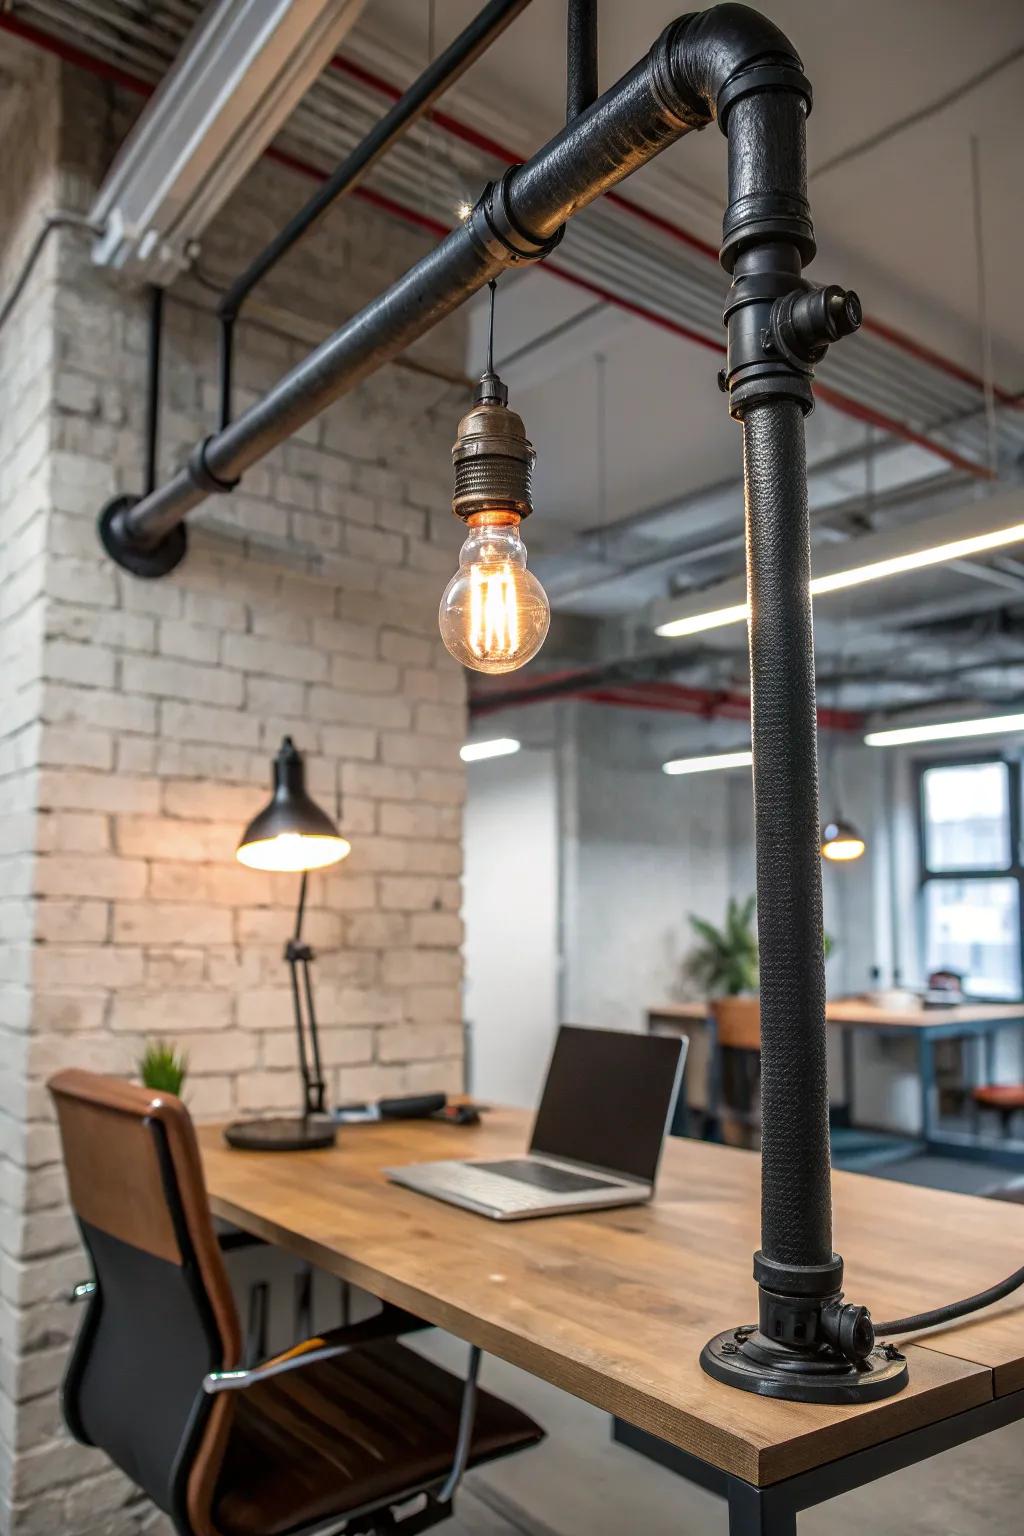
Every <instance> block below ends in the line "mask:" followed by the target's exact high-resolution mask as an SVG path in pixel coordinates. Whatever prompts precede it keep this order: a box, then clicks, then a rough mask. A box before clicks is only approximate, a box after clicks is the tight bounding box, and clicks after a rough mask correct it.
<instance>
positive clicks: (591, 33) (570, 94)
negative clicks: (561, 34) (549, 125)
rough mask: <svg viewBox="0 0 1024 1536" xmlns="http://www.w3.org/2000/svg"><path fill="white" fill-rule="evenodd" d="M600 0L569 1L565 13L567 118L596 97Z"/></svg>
mask: <svg viewBox="0 0 1024 1536" xmlns="http://www.w3.org/2000/svg"><path fill="white" fill-rule="evenodd" d="M597 93H598V85H597V0H569V5H568V12H567V15H566V69H565V120H566V122H567V123H571V122H572V121H573V119H574V118H576V117H579V115H580V113H581V112H585V111H586V110H587V108H588V107H589V106H592V105H593V103H594V102H595V101H596V100H597Z"/></svg>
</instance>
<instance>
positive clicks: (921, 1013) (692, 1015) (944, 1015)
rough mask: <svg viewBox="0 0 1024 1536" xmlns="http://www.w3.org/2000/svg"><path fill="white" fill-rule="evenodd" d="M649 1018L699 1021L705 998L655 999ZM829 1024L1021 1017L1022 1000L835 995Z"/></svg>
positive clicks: (883, 1025)
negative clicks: (907, 1000)
mask: <svg viewBox="0 0 1024 1536" xmlns="http://www.w3.org/2000/svg"><path fill="white" fill-rule="evenodd" d="M648 1017H649V1018H651V1019H672V1020H678V1021H679V1022H680V1023H686V1024H703V1023H704V1022H705V1021H706V1019H707V1017H708V1005H707V1003H706V1002H699V1001H698V1002H691V1003H657V1004H655V1005H654V1006H653V1007H651V1008H649V1009H648ZM825 1018H826V1020H827V1021H828V1023H830V1024H849V1025H851V1026H855V1027H856V1028H859V1029H872V1028H874V1029H925V1028H928V1027H932V1028H934V1027H935V1026H936V1025H939V1024H941V1025H947V1024H986V1023H989V1022H998V1021H999V1020H1003V1021H1005V1022H1006V1023H1007V1024H1009V1023H1012V1022H1015V1021H1021V1020H1024V1003H958V1004H955V1005H954V1006H953V1007H951V1008H880V1007H879V1006H878V1005H877V1003H872V1002H869V1001H868V1000H867V998H863V997H836V998H833V999H832V1000H831V1001H830V1002H828V1003H826V1005H825Z"/></svg>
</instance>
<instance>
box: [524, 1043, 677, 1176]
mask: <svg viewBox="0 0 1024 1536" xmlns="http://www.w3.org/2000/svg"><path fill="white" fill-rule="evenodd" d="M685 1046H686V1041H685V1039H680V1038H679V1037H678V1036H672V1035H628V1034H622V1033H620V1032H618V1031H614V1030H608V1029H579V1028H577V1027H576V1026H575V1025H572V1024H563V1025H562V1027H561V1029H560V1030H559V1031H558V1038H557V1040H556V1041H555V1050H554V1054H553V1056H552V1057H551V1065H550V1066H549V1068H548V1076H547V1082H546V1083H545V1085H544V1093H543V1096H542V1098H541V1101H540V1108H539V1110H538V1111H537V1119H536V1121H535V1122H534V1127H533V1140H532V1141H531V1143H530V1151H531V1152H541V1153H545V1154H546V1155H547V1156H548V1157H565V1158H571V1159H574V1160H575V1161H576V1162H580V1163H589V1164H590V1165H591V1166H592V1167H595V1168H605V1169H607V1170H608V1171H609V1172H610V1173H621V1174H626V1175H628V1176H629V1177H630V1178H634V1179H641V1180H643V1181H645V1182H646V1183H649V1184H653V1183H654V1176H655V1174H656V1172H657V1170H658V1159H659V1157H660V1155H661V1145H662V1142H663V1140H664V1137H665V1131H666V1128H667V1125H668V1117H669V1112H670V1111H671V1110H672V1108H673V1107H674V1102H675V1092H676V1083H677V1081H678V1078H679V1068H680V1062H681V1057H682V1052H683V1050H684V1049H685Z"/></svg>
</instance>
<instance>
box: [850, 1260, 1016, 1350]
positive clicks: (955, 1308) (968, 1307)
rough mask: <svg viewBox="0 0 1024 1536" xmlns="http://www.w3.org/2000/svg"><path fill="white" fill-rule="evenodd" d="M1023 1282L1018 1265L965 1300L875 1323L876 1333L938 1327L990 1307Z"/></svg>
mask: <svg viewBox="0 0 1024 1536" xmlns="http://www.w3.org/2000/svg"><path fill="white" fill-rule="evenodd" d="M1022 1285H1024V1269H1015V1270H1014V1272H1013V1274H1012V1275H1007V1277H1006V1279H1005V1280H1000V1282H999V1284H998V1285H990V1286H989V1288H988V1290H987V1291H979V1292H978V1294H977V1295H976V1296H966V1297H965V1298H964V1299H963V1301H950V1302H947V1304H946V1305H945V1306H944V1307H933V1308H932V1310H931V1311H930V1312H919V1313H918V1314H917V1316H916V1317H898V1318H897V1319H896V1321H895V1322H894V1323H876V1324H875V1334H876V1336H877V1337H878V1338H883V1337H884V1336H886V1335H888V1334H892V1333H916V1332H917V1330H918V1329H919V1328H937V1327H938V1325H939V1324H940V1323H952V1322H955V1320H956V1319H957V1318H958V1317H966V1316H967V1315H968V1313H970V1312H980V1311H981V1309H982V1307H990V1306H991V1305H992V1303H993V1302H994V1301H1002V1299H1003V1297H1004V1296H1009V1295H1010V1293H1011V1291H1016V1290H1018V1289H1019V1288H1020V1286H1022Z"/></svg>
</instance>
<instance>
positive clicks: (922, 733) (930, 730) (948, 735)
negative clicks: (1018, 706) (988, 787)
mask: <svg viewBox="0 0 1024 1536" xmlns="http://www.w3.org/2000/svg"><path fill="white" fill-rule="evenodd" d="M1018 731H1024V715H986V716H985V717H984V718H981V719H978V720H943V721H938V722H936V723H935V724H934V725H904V726H899V727H895V728H894V729H892V730H889V731H869V732H868V734H867V735H866V736H865V737H864V744H865V746H868V747H904V746H908V745H909V744H910V743H911V742H915V741H954V740H956V738H957V737H960V736H1001V735H1007V736H1009V735H1012V734H1013V733H1015V732H1018Z"/></svg>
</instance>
